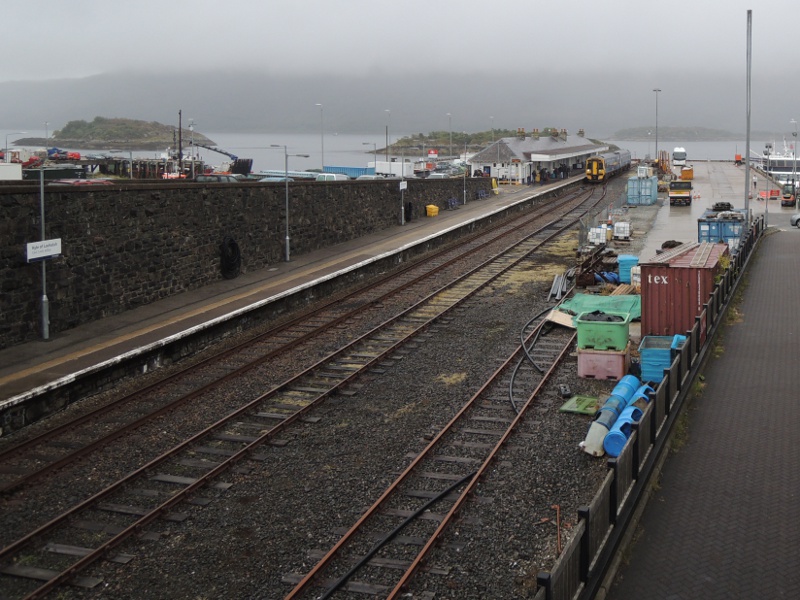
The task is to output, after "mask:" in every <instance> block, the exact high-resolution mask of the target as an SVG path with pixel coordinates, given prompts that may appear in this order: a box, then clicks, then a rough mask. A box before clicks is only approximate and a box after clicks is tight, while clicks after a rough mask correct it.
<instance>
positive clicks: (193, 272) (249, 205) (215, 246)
mask: <svg viewBox="0 0 800 600" xmlns="http://www.w3.org/2000/svg"><path fill="white" fill-rule="evenodd" d="M407 183H408V189H407V190H406V191H405V194H404V199H403V200H404V202H406V203H408V202H410V203H411V204H412V206H413V215H414V218H422V217H423V216H424V211H425V205H428V204H436V205H437V206H439V208H440V209H444V208H445V207H446V206H447V200H448V199H450V198H453V197H455V198H458V199H462V198H463V194H464V187H463V186H464V181H462V180H461V179H454V180H437V181H422V180H419V181H414V180H410V181H408V182H407ZM398 184H399V181H386V182H382V181H378V182H375V181H364V182H360V181H352V182H331V183H323V182H292V183H290V186H289V226H290V230H289V235H290V247H291V254H292V256H295V255H300V254H304V253H307V252H311V251H314V250H318V249H320V248H324V247H327V246H331V245H334V244H338V243H341V242H345V241H348V240H352V239H355V238H358V237H361V236H363V235H367V234H371V233H375V232H377V231H381V230H384V229H387V228H389V227H391V226H394V225H396V224H398V222H399V219H400V209H401V199H400V198H401V197H400V191H399V185H398ZM466 185H467V198H468V200H473V199H474V198H475V197H476V193H477V191H478V190H487V191H488V190H489V189H490V187H491V184H490V180H488V179H480V178H479V179H467V180H466ZM285 205H286V191H285V186H284V184H282V183H242V184H214V185H204V184H193V183H173V182H168V183H163V184H153V183H148V184H136V183H134V184H120V185H113V186H102V187H100V186H98V187H93V188H71V187H70V188H68V187H60V186H59V187H58V188H56V187H55V186H50V185H48V186H46V188H45V198H44V206H45V224H46V231H45V237H46V238H47V239H53V238H61V240H62V251H63V254H62V256H61V257H59V258H55V259H51V260H48V261H47V264H46V269H47V296H48V300H49V303H50V335H51V336H52V335H55V334H57V333H58V332H61V331H64V330H67V329H70V328H72V327H76V326H78V325H80V324H81V323H85V322H88V321H91V320H94V319H99V318H102V317H105V316H109V315H113V314H118V313H121V312H124V311H126V310H129V309H132V308H135V307H137V306H141V305H144V304H148V303H150V302H153V301H156V300H160V299H163V298H166V297H168V296H171V295H173V294H178V293H181V292H184V291H187V290H191V289H196V288H200V287H202V286H205V285H208V284H209V283H212V282H215V281H219V280H221V279H223V276H222V270H221V244H222V242H223V240H224V239H225V238H226V237H230V238H232V239H233V240H234V241H235V242H236V246H237V247H238V250H239V252H240V254H241V269H242V271H245V272H247V271H254V270H258V269H263V268H266V267H268V266H269V265H271V264H274V263H277V262H280V261H282V260H283V258H284V251H285V236H286V209H285ZM0 211H1V212H2V214H3V216H4V218H3V219H2V220H0V291H2V294H1V295H0V348H7V347H10V346H13V345H15V344H19V343H22V342H26V341H30V340H34V339H40V337H41V294H42V291H41V272H42V269H41V265H40V264H39V263H27V262H26V255H25V245H26V243H29V242H34V241H39V239H40V227H41V226H40V195H39V187H38V185H18V186H9V185H4V186H1V187H0Z"/></svg>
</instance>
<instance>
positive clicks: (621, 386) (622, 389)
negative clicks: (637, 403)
mask: <svg viewBox="0 0 800 600" xmlns="http://www.w3.org/2000/svg"><path fill="white" fill-rule="evenodd" d="M640 385H642V382H641V381H639V379H638V378H637V377H635V376H634V375H625V377H623V378H622V379H620V380H619V383H618V384H617V385H616V386H614V389H613V390H611V395H612V396H619V397H621V398H622V399H624V400H625V404H630V402H631V398H632V397H633V395H634V394H635V393H636V390H637V389H639V386H640Z"/></svg>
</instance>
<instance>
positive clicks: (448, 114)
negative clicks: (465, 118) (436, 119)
mask: <svg viewBox="0 0 800 600" xmlns="http://www.w3.org/2000/svg"><path fill="white" fill-rule="evenodd" d="M447 126H448V127H449V128H450V150H449V153H450V158H451V159H452V158H453V116H452V115H451V114H450V113H447Z"/></svg>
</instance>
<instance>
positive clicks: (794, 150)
mask: <svg viewBox="0 0 800 600" xmlns="http://www.w3.org/2000/svg"><path fill="white" fill-rule="evenodd" d="M789 123H792V124H794V133H793V134H792V137H794V140H793V141H792V195H793V196H794V198H795V201H796V200H797V183H796V181H797V121H795V120H794V119H792V120H791V121H789Z"/></svg>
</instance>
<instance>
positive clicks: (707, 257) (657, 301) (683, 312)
mask: <svg viewBox="0 0 800 600" xmlns="http://www.w3.org/2000/svg"><path fill="white" fill-rule="evenodd" d="M727 255H728V245H727V244H712V243H707V242H704V243H696V242H693V243H689V244H683V245H681V246H678V247H677V248H674V249H672V250H667V251H665V252H664V253H663V254H660V255H657V256H656V257H654V258H652V259H649V260H648V261H647V262H644V263H640V266H641V268H642V336H646V335H675V334H681V335H686V332H687V331H690V330H691V329H692V328H693V327H694V324H695V318H696V317H697V316H698V315H699V314H700V313H701V312H703V304H705V303H706V302H708V300H709V296H710V295H711V292H713V291H714V285H715V277H716V276H717V274H718V273H719V272H720V270H721V269H722V267H721V265H720V259H721V258H722V257H723V256H727ZM700 327H701V330H700V342H701V343H702V342H704V341H705V339H706V328H705V323H701V325H700Z"/></svg>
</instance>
